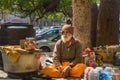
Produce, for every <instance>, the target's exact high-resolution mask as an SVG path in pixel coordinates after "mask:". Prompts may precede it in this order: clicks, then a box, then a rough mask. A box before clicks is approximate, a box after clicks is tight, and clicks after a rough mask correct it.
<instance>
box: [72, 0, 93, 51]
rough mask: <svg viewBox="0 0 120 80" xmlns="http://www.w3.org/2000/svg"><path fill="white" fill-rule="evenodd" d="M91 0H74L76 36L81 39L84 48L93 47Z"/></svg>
mask: <svg viewBox="0 0 120 80" xmlns="http://www.w3.org/2000/svg"><path fill="white" fill-rule="evenodd" d="M90 3H91V2H90V0H72V5H73V6H72V8H73V22H72V23H73V26H74V28H75V29H74V32H75V33H74V36H75V37H76V38H77V39H79V40H80V41H81V44H82V47H83V50H84V49H85V48H87V47H91V4H90Z"/></svg>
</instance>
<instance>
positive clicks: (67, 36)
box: [61, 30, 72, 43]
mask: <svg viewBox="0 0 120 80" xmlns="http://www.w3.org/2000/svg"><path fill="white" fill-rule="evenodd" d="M61 38H62V41H63V42H64V43H66V42H68V41H69V40H70V39H71V38H72V34H71V33H70V32H69V31H68V30H64V31H63V32H62V36H61Z"/></svg>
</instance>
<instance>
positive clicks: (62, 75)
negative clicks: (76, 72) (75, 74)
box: [61, 66, 71, 78]
mask: <svg viewBox="0 0 120 80" xmlns="http://www.w3.org/2000/svg"><path fill="white" fill-rule="evenodd" d="M70 69H71V67H70V66H67V67H66V68H64V69H63V71H62V73H61V77H63V78H65V77H68V76H69V72H70Z"/></svg>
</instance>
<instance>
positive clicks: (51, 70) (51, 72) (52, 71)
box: [41, 62, 86, 78]
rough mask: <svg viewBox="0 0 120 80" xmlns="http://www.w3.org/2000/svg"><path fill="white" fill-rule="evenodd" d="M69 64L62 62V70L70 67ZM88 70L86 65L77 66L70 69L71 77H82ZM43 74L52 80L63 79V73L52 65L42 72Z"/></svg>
mask: <svg viewBox="0 0 120 80" xmlns="http://www.w3.org/2000/svg"><path fill="white" fill-rule="evenodd" d="M69 64H70V63H69V62H62V70H63V69H64V68H65V67H66V66H68V65H69ZM85 69H86V65H85V64H77V65H75V66H74V67H72V68H71V69H70V75H69V76H71V77H81V76H82V75H83V73H84V70H85ZM41 72H42V73H44V74H46V75H48V76H49V77H52V78H59V77H61V71H60V70H58V69H56V67H55V65H54V64H52V65H50V66H47V67H45V68H43V69H42V70H41Z"/></svg>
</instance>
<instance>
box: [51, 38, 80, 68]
mask: <svg viewBox="0 0 120 80" xmlns="http://www.w3.org/2000/svg"><path fill="white" fill-rule="evenodd" d="M81 51H82V47H81V44H80V42H79V41H78V40H75V39H74V38H73V42H72V44H71V45H70V46H69V47H67V46H66V44H65V43H64V42H62V40H61V39H60V40H58V41H57V43H56V45H55V48H54V51H53V64H55V66H56V67H57V66H60V65H61V62H66V61H67V62H70V64H69V65H70V66H71V67H72V66H75V65H76V64H78V63H80V62H81V60H82V52H81Z"/></svg>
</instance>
